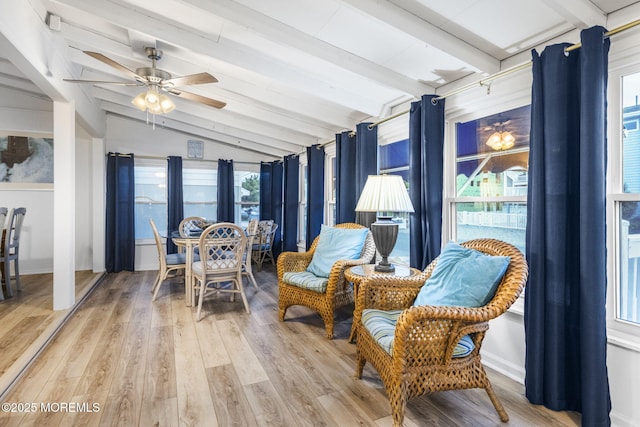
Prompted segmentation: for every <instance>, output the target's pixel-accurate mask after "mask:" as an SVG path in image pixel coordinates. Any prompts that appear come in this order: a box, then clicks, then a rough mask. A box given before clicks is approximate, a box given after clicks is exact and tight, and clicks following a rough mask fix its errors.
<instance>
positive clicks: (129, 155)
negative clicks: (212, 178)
mask: <svg viewBox="0 0 640 427" xmlns="http://www.w3.org/2000/svg"><path fill="white" fill-rule="evenodd" d="M115 155H116V154H115V153H108V154H107V156H115ZM118 156H120V157H131V154H118ZM134 157H135V158H136V159H146V160H167V159H168V157H162V156H135V155H134ZM183 159H184V158H183ZM184 160H188V161H196V162H217V161H218V160H217V159H216V160H209V159H190V158H188V157H187V158H186V159H184ZM233 163H238V164H243V165H259V164H261V163H262V162H243V161H236V160H234V161H233Z"/></svg>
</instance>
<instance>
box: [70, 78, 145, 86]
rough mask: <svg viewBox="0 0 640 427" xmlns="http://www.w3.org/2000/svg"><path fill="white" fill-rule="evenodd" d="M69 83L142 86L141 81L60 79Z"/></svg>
mask: <svg viewBox="0 0 640 427" xmlns="http://www.w3.org/2000/svg"><path fill="white" fill-rule="evenodd" d="M62 80H63V81H65V82H69V83H91V84H105V85H106V84H108V85H120V86H142V83H133V82H106V81H103V80H75V79H62Z"/></svg>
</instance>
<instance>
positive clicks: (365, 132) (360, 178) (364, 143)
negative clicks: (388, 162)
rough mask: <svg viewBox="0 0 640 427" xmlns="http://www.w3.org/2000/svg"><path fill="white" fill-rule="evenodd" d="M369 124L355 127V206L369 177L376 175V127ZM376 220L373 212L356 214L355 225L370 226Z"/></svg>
mask: <svg viewBox="0 0 640 427" xmlns="http://www.w3.org/2000/svg"><path fill="white" fill-rule="evenodd" d="M370 124H371V123H369V122H364V123H358V125H357V126H356V204H357V202H358V199H359V198H360V194H362V189H363V188H364V184H365V183H366V182H367V177H368V176H369V175H377V174H378V127H377V126H373V127H372V128H371V129H370V128H369V125H370ZM375 220H376V213H375V212H356V223H358V224H361V225H364V226H365V227H369V226H371V224H372V223H373V222H375Z"/></svg>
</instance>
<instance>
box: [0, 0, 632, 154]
mask: <svg viewBox="0 0 640 427" xmlns="http://www.w3.org/2000/svg"><path fill="white" fill-rule="evenodd" d="M26 1H28V2H29V3H30V5H31V7H32V9H33V11H35V13H36V14H37V15H38V17H39V18H40V19H41V21H42V25H46V24H45V22H48V21H47V15H48V14H53V15H55V16H56V17H60V19H61V26H60V28H59V31H56V30H51V29H48V28H47V31H48V32H49V34H50V36H51V37H52V39H53V40H54V43H55V45H56V46H60V49H61V50H62V56H63V57H64V58H65V59H66V61H67V62H68V63H69V64H68V66H67V67H66V71H65V72H64V73H62V74H65V75H54V76H53V78H55V79H57V80H58V82H59V83H58V84H59V85H61V86H64V85H73V83H67V82H64V83H60V81H61V80H62V79H64V78H67V79H69V78H71V79H89V80H107V81H126V80H127V76H125V75H124V74H123V73H121V72H119V71H118V70H116V69H115V68H112V67H109V66H107V65H105V64H104V63H102V62H100V61H98V60H96V59H94V58H92V57H90V56H88V55H85V54H83V53H82V50H90V51H95V52H99V53H101V54H103V55H106V56H107V57H109V58H111V59H113V60H114V61H117V62H118V63H120V64H122V65H124V66H126V67H127V68H129V69H132V70H135V69H136V68H138V67H143V66H149V65H150V61H149V60H148V59H147V58H146V56H145V54H144V47H146V46H154V47H156V48H159V49H161V50H162V51H163V52H164V55H163V58H162V59H161V60H159V61H158V68H161V69H163V70H166V71H168V72H169V73H171V74H172V75H173V76H182V75H188V74H195V73H200V72H209V73H211V74H212V75H214V76H215V77H216V78H217V79H218V82H217V83H208V84H203V85H193V86H189V87H186V88H184V89H186V90H188V91H189V92H193V93H196V94H199V95H204V96H207V97H210V98H214V99H217V100H220V101H224V102H226V103H227V105H226V107H225V108H224V109H221V110H218V109H215V108H212V107H207V106H204V105H201V104H197V103H195V102H193V101H188V100H184V99H177V98H175V97H174V98H173V99H174V101H175V103H176V104H177V108H176V110H174V111H173V112H171V113H169V114H167V115H164V116H157V117H156V123H161V124H162V125H163V126H165V127H169V128H175V129H177V130H181V131H184V132H188V133H190V134H192V135H198V136H201V137H202V138H207V139H214V140H220V141H222V142H225V143H231V144H234V143H238V144H242V146H244V147H247V148H249V149H251V150H254V151H258V152H261V153H264V154H265V155H268V156H274V157H280V156H282V155H285V154H289V153H296V152H301V151H303V149H304V147H305V146H309V145H311V144H315V143H323V142H326V141H329V140H332V139H333V138H334V135H335V134H336V133H337V132H340V131H343V130H348V129H354V128H355V125H356V124H357V123H358V122H361V121H363V120H370V121H376V120H378V119H381V118H384V117H386V116H388V115H389V114H390V111H391V109H392V108H393V107H394V106H397V105H400V104H406V102H408V101H411V100H414V99H417V98H419V97H420V96H421V95H422V94H425V93H434V92H437V93H443V92H445V89H447V88H450V87H453V86H455V85H456V84H461V83H462V82H469V81H475V80H479V79H480V78H482V77H483V76H486V75H490V74H493V73H496V72H498V71H500V70H501V69H503V68H505V66H506V65H507V64H508V63H509V60H510V59H511V60H513V59H514V57H515V58H517V57H518V54H522V53H523V52H525V53H526V52H528V51H529V50H530V49H531V48H532V47H535V46H539V45H543V44H544V43H545V42H547V41H549V40H553V39H556V38H558V37H561V36H563V35H567V33H569V34H571V36H572V37H575V36H574V33H572V31H575V30H576V29H582V28H586V27H590V26H592V25H603V26H606V23H607V19H606V18H607V14H609V13H612V12H616V11H618V10H620V9H622V8H625V7H628V6H630V5H632V4H634V3H638V1H632V0H592V1H589V0H517V1H513V0H448V1H441V0H235V1H234V0H26ZM1 28H2V27H0V29H1ZM567 41H574V40H567ZM575 41H577V40H575ZM520 56H522V55H520ZM13 62H14V63H15V62H16V61H13ZM521 62H522V61H521ZM511 65H513V64H511ZM30 73H32V71H31V72H27V71H24V70H22V69H21V67H20V65H18V64H17V63H16V64H15V65H12V64H11V63H10V62H9V61H6V60H5V61H0V86H5V87H6V86H8V87H12V88H16V89H18V90H20V91H26V92H27V93H38V92H40V93H42V91H41V90H40V89H41V88H39V87H38V86H37V85H35V84H33V83H31V80H34V79H33V78H31V79H26V78H25V77H24V76H25V75H31V74H30ZM47 78H49V79H51V78H52V77H51V76H48V77H47ZM76 85H77V86H80V88H79V89H78V88H76V89H75V90H82V91H83V92H84V93H85V94H86V95H89V96H88V98H89V99H90V100H91V102H92V103H93V104H95V105H96V106H97V107H98V108H100V109H102V110H105V111H107V112H109V113H112V114H117V115H121V116H126V117H131V118H134V119H136V120H141V121H144V120H146V113H142V112H140V111H139V110H137V109H135V107H134V106H133V105H132V104H131V103H130V101H131V99H132V98H133V97H134V96H135V95H136V94H137V93H139V92H140V91H141V89H140V88H138V87H128V86H117V85H105V84H102V85H87V84H76Z"/></svg>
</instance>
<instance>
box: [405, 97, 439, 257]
mask: <svg viewBox="0 0 640 427" xmlns="http://www.w3.org/2000/svg"><path fill="white" fill-rule="evenodd" d="M436 97H437V95H423V96H422V99H420V101H416V102H412V103H411V108H410V110H409V197H410V198H411V203H412V204H413V209H414V210H415V212H414V213H413V214H411V221H410V223H411V226H410V232H411V241H410V243H409V250H410V252H409V263H410V264H411V267H414V268H418V269H420V270H424V269H425V268H426V267H427V265H429V263H430V262H431V261H432V260H433V259H434V258H436V257H437V256H438V255H440V247H441V245H442V185H443V184H442V179H443V178H442V173H443V150H444V99H441V100H438V101H434V102H432V101H433V100H434V98H436Z"/></svg>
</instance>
